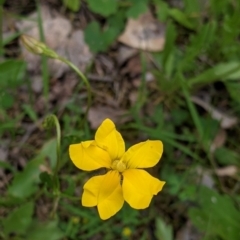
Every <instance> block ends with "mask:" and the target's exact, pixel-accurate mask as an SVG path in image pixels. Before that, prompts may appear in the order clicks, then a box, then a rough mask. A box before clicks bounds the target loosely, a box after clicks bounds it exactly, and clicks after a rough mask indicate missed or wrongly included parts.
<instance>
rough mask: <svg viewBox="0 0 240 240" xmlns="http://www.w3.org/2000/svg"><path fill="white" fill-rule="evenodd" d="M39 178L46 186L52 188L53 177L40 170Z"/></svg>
mask: <svg viewBox="0 0 240 240" xmlns="http://www.w3.org/2000/svg"><path fill="white" fill-rule="evenodd" d="M39 177H40V180H41V182H42V183H43V184H46V185H47V187H48V188H51V189H52V188H53V185H54V182H53V177H52V175H50V174H49V173H47V172H42V173H41V174H40V176H39Z"/></svg>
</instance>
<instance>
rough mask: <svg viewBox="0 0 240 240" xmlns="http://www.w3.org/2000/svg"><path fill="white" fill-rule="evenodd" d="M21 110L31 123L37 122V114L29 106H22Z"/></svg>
mask: <svg viewBox="0 0 240 240" xmlns="http://www.w3.org/2000/svg"><path fill="white" fill-rule="evenodd" d="M22 108H23V110H24V111H25V113H26V114H27V115H28V116H29V117H30V119H31V120H32V121H33V122H37V120H38V117H37V113H36V111H35V110H34V109H33V108H32V106H31V105H30V104H23V105H22Z"/></svg>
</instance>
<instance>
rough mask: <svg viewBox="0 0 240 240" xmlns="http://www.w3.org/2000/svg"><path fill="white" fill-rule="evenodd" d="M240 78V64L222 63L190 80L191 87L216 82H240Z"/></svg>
mask: <svg viewBox="0 0 240 240" xmlns="http://www.w3.org/2000/svg"><path fill="white" fill-rule="evenodd" d="M239 78H240V62H228V63H220V64H218V65H216V66H215V67H213V68H210V69H207V70H205V71H204V72H203V73H201V74H199V75H198V76H197V77H195V78H192V79H190V80H189V84H190V86H192V85H196V84H209V83H212V82H214V81H217V80H218V81H227V80H238V79H239Z"/></svg>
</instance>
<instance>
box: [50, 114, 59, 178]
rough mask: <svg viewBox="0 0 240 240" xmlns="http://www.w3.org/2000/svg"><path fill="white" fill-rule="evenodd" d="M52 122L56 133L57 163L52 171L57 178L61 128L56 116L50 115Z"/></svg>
mask: <svg viewBox="0 0 240 240" xmlns="http://www.w3.org/2000/svg"><path fill="white" fill-rule="evenodd" d="M51 117H52V119H53V121H54V125H55V127H56V133H57V148H56V153H57V162H56V166H55V169H54V175H53V176H54V177H56V178H57V173H58V169H59V166H60V158H61V128H60V124H59V121H58V119H57V117H56V115H54V114H52V115H51Z"/></svg>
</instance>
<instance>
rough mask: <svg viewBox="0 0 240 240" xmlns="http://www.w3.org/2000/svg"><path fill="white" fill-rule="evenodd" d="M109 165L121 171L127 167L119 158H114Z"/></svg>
mask: <svg viewBox="0 0 240 240" xmlns="http://www.w3.org/2000/svg"><path fill="white" fill-rule="evenodd" d="M111 167H112V169H114V170H117V171H119V172H123V171H124V170H126V168H127V166H126V164H125V163H124V162H123V161H121V160H115V161H114V162H113V163H112V166H111Z"/></svg>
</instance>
